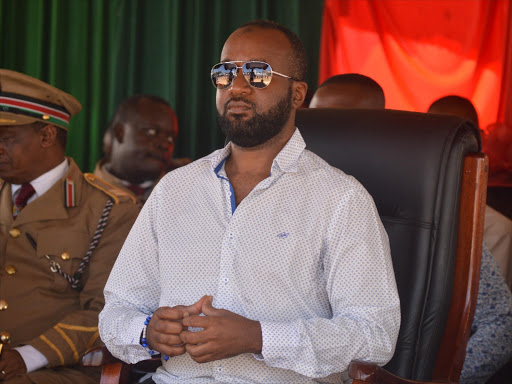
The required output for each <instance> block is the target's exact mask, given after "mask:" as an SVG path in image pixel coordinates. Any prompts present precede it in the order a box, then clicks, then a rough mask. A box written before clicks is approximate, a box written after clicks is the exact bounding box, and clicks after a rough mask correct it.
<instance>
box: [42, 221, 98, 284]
mask: <svg viewBox="0 0 512 384" xmlns="http://www.w3.org/2000/svg"><path fill="white" fill-rule="evenodd" d="M89 245H90V242H89V237H88V235H87V233H85V232H76V231H74V232H70V231H63V233H60V234H59V235H57V234H56V233H55V231H40V232H39V234H38V239H37V256H38V258H39V260H40V261H41V263H42V265H43V266H44V267H43V268H47V269H48V271H49V273H50V276H51V277H50V280H51V281H50V282H51V285H52V286H51V289H52V290H54V291H57V292H64V291H66V290H68V289H71V283H70V282H69V281H68V280H67V279H66V278H65V276H63V275H62V274H61V273H59V269H60V270H61V271H62V272H63V273H64V274H67V275H68V276H71V277H74V275H75V273H76V272H77V270H78V268H79V267H80V263H81V262H82V260H83V258H84V256H85V254H86V253H87V251H88V249H89ZM82 279H83V278H82Z"/></svg>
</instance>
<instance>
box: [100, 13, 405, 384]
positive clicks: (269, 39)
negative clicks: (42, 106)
mask: <svg viewBox="0 0 512 384" xmlns="http://www.w3.org/2000/svg"><path fill="white" fill-rule="evenodd" d="M306 66H307V63H306V54H305V51H304V47H303V46H302V43H301V42H300V40H299V39H298V38H297V36H296V35H295V34H293V32H291V31H290V30H288V29H287V28H285V27H283V26H281V25H279V24H277V23H273V22H269V21H255V22H251V23H248V24H246V25H244V26H242V27H241V28H239V29H237V30H236V31H235V32H234V33H233V34H232V35H231V36H230V37H229V38H228V40H227V41H226V43H225V45H224V48H223V50H222V54H221V63H219V64H217V65H215V66H214V67H213V69H212V72H211V76H212V81H213V83H214V86H215V87H216V88H217V112H218V121H219V125H220V127H221V129H222V130H223V132H224V133H225V134H226V136H227V137H228V139H229V140H230V142H229V143H228V144H227V145H226V146H225V147H224V148H223V149H220V150H217V151H215V152H213V153H212V154H210V155H209V156H206V157H204V158H202V159H199V160H197V161H195V162H193V163H191V164H189V165H187V166H185V167H182V168H179V169H177V170H176V171H174V172H171V173H169V174H168V175H166V176H165V177H164V178H163V179H162V180H161V181H160V183H159V184H158V185H157V186H156V187H155V189H154V190H153V193H152V195H151V196H150V198H149V199H148V201H147V202H146V204H145V206H144V208H143V209H142V211H141V213H140V215H139V217H138V219H137V221H136V223H135V224H134V227H133V229H132V230H131V232H130V234H129V236H128V238H127V240H126V242H125V244H124V246H123V249H122V251H121V253H120V255H119V257H118V259H117V261H116V264H115V266H114V268H113V270H112V273H111V275H110V277H109V280H108V283H107V285H106V287H105V300H106V306H105V308H104V310H103V311H102V313H101V314H100V335H101V338H102V340H103V341H104V342H105V344H106V345H107V347H108V349H109V350H110V352H111V353H112V354H113V355H115V356H117V357H119V358H121V359H123V360H124V361H127V362H130V363H134V362H137V361H140V360H143V359H146V358H148V357H149V356H150V353H154V351H156V352H160V353H161V354H162V360H163V365H162V367H161V368H159V369H158V371H157V372H156V374H155V375H154V376H153V378H152V379H149V381H148V383H151V382H155V383H174V382H184V381H186V382H187V383H205V382H244V383H256V382H260V383H312V382H323V383H334V382H336V383H339V382H340V380H345V379H347V375H346V373H347V372H346V371H347V368H348V364H349V363H350V361H351V360H353V359H363V360H367V361H373V362H376V363H378V364H385V363H386V362H388V361H389V360H390V359H391V357H392V356H393V353H394V348H395V344H396V339H397V336H398V330H399V325H400V303H399V298H398V294H397V290H396V283H395V278H394V273H393V267H392V263H391V257H390V252H389V242H388V238H387V234H386V232H385V230H384V228H383V225H382V223H381V221H380V218H379V215H378V213H377V210H376V208H375V205H374V203H373V200H372V199H371V197H370V196H369V194H368V193H367V191H366V190H365V189H364V188H363V187H362V186H361V184H360V183H358V182H357V181H356V180H355V179H354V178H353V177H351V176H348V175H346V174H344V173H343V172H342V171H340V170H338V169H336V168H333V167H331V166H329V165H328V164H327V163H326V162H324V161H323V160H322V159H320V158H319V157H318V156H316V155H314V154H313V153H311V152H309V151H308V150H306V149H305V143H304V140H303V139H302V136H301V134H300V132H299V129H297V128H296V127H295V112H296V110H297V108H299V107H300V106H301V105H302V103H303V101H304V98H305V95H306V91H307V84H306V83H305V81H304V79H305V74H306Z"/></svg>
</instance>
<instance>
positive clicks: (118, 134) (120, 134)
mask: <svg viewBox="0 0 512 384" xmlns="http://www.w3.org/2000/svg"><path fill="white" fill-rule="evenodd" d="M114 139H115V140H117V141H118V142H119V143H122V142H123V140H124V126H123V124H120V123H117V124H116V125H114Z"/></svg>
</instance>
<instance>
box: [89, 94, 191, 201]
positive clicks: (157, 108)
mask: <svg viewBox="0 0 512 384" xmlns="http://www.w3.org/2000/svg"><path fill="white" fill-rule="evenodd" d="M177 136H178V120H177V118H176V114H175V113H174V111H173V109H172V108H171V106H170V104H169V103H168V102H167V101H165V100H164V99H162V98H160V97H157V96H153V95H136V96H131V97H129V98H127V99H125V100H124V101H123V102H122V103H121V104H119V106H118V107H117V109H116V112H115V113H114V116H113V118H112V121H111V122H110V124H109V126H108V128H107V131H106V132H105V136H104V138H103V150H104V152H105V158H104V159H102V160H100V161H99V162H98V164H97V165H96V169H95V170H94V174H95V175H97V176H100V177H101V178H103V179H104V180H106V181H108V182H109V183H111V184H113V185H115V186H117V187H119V188H121V189H123V190H125V191H126V192H128V193H131V194H132V195H133V196H134V197H135V198H136V199H137V203H138V204H139V206H142V205H143V204H144V202H145V201H146V200H147V198H148V197H149V194H150V193H151V190H152V189H153V186H154V185H155V184H156V182H157V181H158V180H159V179H160V178H161V177H162V176H163V175H164V174H165V173H166V172H167V171H169V170H172V169H174V168H177V167H179V166H181V165H184V164H188V163H189V162H190V160H189V159H186V158H183V159H172V154H173V151H174V144H175V141H176V138H177Z"/></svg>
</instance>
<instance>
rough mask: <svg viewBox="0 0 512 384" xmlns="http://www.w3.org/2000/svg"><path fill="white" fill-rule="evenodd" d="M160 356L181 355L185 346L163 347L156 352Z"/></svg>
mask: <svg viewBox="0 0 512 384" xmlns="http://www.w3.org/2000/svg"><path fill="white" fill-rule="evenodd" d="M158 352H160V353H161V354H162V355H167V356H169V357H173V356H179V355H183V354H184V353H185V352H186V350H185V345H164V346H162V348H161V349H159V350H158Z"/></svg>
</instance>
